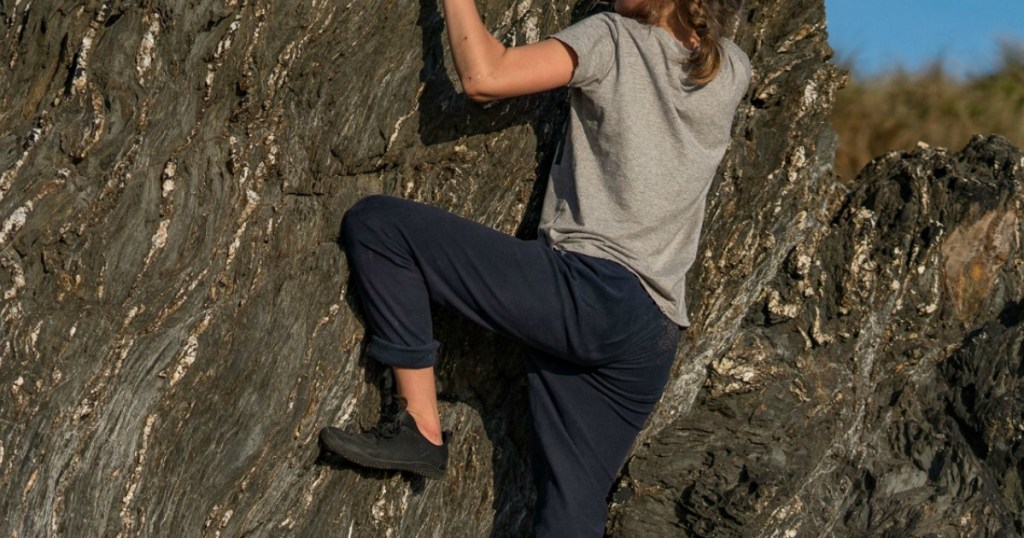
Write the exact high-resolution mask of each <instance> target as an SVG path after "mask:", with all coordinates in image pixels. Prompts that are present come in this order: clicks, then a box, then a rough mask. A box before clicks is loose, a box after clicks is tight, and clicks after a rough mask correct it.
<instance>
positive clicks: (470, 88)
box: [460, 77, 497, 103]
mask: <svg viewBox="0 0 1024 538" xmlns="http://www.w3.org/2000/svg"><path fill="white" fill-rule="evenodd" d="M460 82H461V83H462V93H464V94H466V97H469V98H470V99H471V100H473V101H475V102H477V103H489V102H491V101H494V100H495V99H497V98H496V97H494V95H493V93H491V92H490V91H489V88H488V87H487V84H485V83H484V82H483V81H482V80H481V79H480V78H475V77H464V78H462V79H460Z"/></svg>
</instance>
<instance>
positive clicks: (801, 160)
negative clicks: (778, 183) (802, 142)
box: [786, 146, 807, 183]
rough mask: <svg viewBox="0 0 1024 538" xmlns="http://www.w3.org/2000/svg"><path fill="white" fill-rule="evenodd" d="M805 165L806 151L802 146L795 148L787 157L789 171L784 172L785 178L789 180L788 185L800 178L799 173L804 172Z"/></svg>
mask: <svg viewBox="0 0 1024 538" xmlns="http://www.w3.org/2000/svg"><path fill="white" fill-rule="evenodd" d="M806 165H807V150H806V149H804V147H803V146H797V147H796V148H794V149H793V153H791V154H790V156H789V171H788V172H786V178H787V179H789V181H790V183H792V182H794V181H796V180H797V179H798V178H799V177H800V172H802V171H803V170H804V168H805V166H806Z"/></svg>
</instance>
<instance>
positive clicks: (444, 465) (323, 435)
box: [320, 406, 449, 478]
mask: <svg viewBox="0 0 1024 538" xmlns="http://www.w3.org/2000/svg"><path fill="white" fill-rule="evenodd" d="M448 436H449V433H448V432H445V433H444V436H443V437H444V441H445V443H444V444H443V445H441V446H438V445H435V444H434V443H431V442H430V441H428V440H427V438H426V437H423V434H421V433H420V430H419V429H418V428H417V427H416V421H415V420H414V419H413V418H412V416H411V415H409V413H408V412H406V410H405V408H404V406H402V407H400V408H399V410H398V412H397V413H395V414H392V415H391V416H390V417H386V418H384V419H383V420H382V421H381V423H380V424H378V425H377V426H375V427H374V428H373V429H371V430H370V431H366V432H362V433H348V432H346V431H343V430H340V429H338V428H334V427H331V426H328V427H326V428H324V429H322V430H320V442H321V443H322V444H323V446H324V448H326V449H327V450H329V451H331V452H333V453H335V454H337V455H339V456H341V457H343V458H345V459H347V460H349V461H351V462H353V463H356V464H358V465H362V466H363V467H370V468H373V469H383V470H388V471H408V472H410V473H415V474H418V475H422V476H425V477H427V478H441V477H442V476H444V472H445V471H446V470H447V469H448Z"/></svg>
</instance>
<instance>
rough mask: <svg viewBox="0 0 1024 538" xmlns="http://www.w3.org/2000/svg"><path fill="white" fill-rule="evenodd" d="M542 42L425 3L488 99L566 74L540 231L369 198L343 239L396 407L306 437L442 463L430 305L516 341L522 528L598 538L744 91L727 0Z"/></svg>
mask: <svg viewBox="0 0 1024 538" xmlns="http://www.w3.org/2000/svg"><path fill="white" fill-rule="evenodd" d="M614 8H615V13H602V14H599V15H595V16H592V17H589V18H587V19H586V20H584V21H582V22H580V23H578V24H576V25H573V26H571V27H569V28H567V29H565V30H563V31H562V32H559V33H557V34H555V35H554V36H553V37H552V38H550V39H546V40H544V41H541V42H539V43H536V44H531V45H526V46H523V47H516V48H508V49H506V48H505V47H504V46H502V45H501V44H500V43H499V42H498V41H497V40H496V39H495V38H494V37H492V36H491V35H490V33H488V31H487V30H486V29H485V28H484V26H483V24H482V22H481V20H480V16H479V14H478V12H477V10H476V7H475V5H474V3H473V0H444V13H445V19H446V21H447V25H448V32H449V38H450V41H451V49H452V55H453V57H454V60H455V67H456V69H457V71H458V73H459V78H460V80H461V82H462V87H463V90H464V91H465V92H466V94H468V95H469V96H470V97H471V98H473V99H474V100H477V101H489V100H494V99H501V98H504V97H512V96H517V95H524V94H529V93H534V92H541V91H545V90H549V89H552V88H557V87H561V86H569V87H570V88H572V90H571V92H570V106H571V111H570V115H569V120H568V121H569V125H568V129H567V132H566V137H565V140H564V141H563V143H562V147H561V148H560V149H559V152H558V155H557V156H556V159H555V163H554V165H553V167H552V171H551V178H550V181H549V184H548V190H547V193H546V197H545V201H544V208H543V212H542V216H541V223H540V228H539V232H540V233H539V235H540V238H539V239H538V240H536V241H522V240H518V239H515V238H512V237H508V236H506V235H503V234H501V233H499V232H496V231H494V230H491V229H490V228H487V227H484V226H481V225H479V224H476V223H473V222H470V221H467V220H464V219H462V218H460V217H457V216H455V215H452V214H450V213H446V212H444V211H442V210H439V209H436V208H432V207H429V206H426V205H422V204H417V203H414V202H409V201H405V200H400V199H395V198H387V197H381V196H374V197H370V198H367V199H364V200H361V201H360V202H359V203H357V204H356V205H355V206H354V207H353V208H352V209H351V210H350V211H349V212H348V213H347V215H346V218H345V222H344V223H343V239H344V245H345V249H346V252H347V254H348V257H349V260H350V266H351V268H352V271H353V275H354V279H355V282H356V287H357V289H358V290H359V291H358V293H359V295H360V299H361V301H362V305H363V308H364V311H365V313H366V323H367V326H368V332H369V334H370V338H369V341H368V344H367V348H366V353H367V354H368V356H370V357H372V358H374V359H376V360H378V361H380V362H382V363H384V364H386V365H389V366H391V367H392V369H393V372H394V378H395V381H396V385H397V387H396V388H397V391H398V394H399V396H400V397H401V398H402V399H404V402H405V405H406V407H405V410H403V411H401V412H399V413H398V414H396V415H395V416H394V417H390V418H389V419H387V420H386V421H385V422H384V423H382V425H380V426H378V427H377V428H375V429H374V430H372V431H369V432H364V433H347V432H344V431H342V430H339V429H336V428H325V429H324V430H323V431H322V432H321V440H322V442H323V444H324V446H325V447H326V448H327V449H328V450H330V451H332V452H335V453H337V454H339V455H341V456H342V457H345V458H347V459H349V460H351V461H353V462H355V463H357V464H360V465H364V466H368V467H374V468H379V469H396V470H404V471H410V472H414V473H418V474H421V475H425V476H429V477H438V476H441V475H442V474H443V473H444V471H445V469H446V466H447V446H446V444H445V443H446V439H445V438H444V436H443V435H442V431H441V423H440V419H439V415H438V409H437V400H436V394H435V386H434V371H433V364H434V360H435V350H436V349H437V346H438V344H437V342H435V341H434V340H433V336H432V327H431V321H430V302H436V303H440V304H444V305H448V306H451V307H453V308H455V309H457V310H459V311H460V312H462V313H463V314H465V315H466V316H468V317H469V318H471V319H473V320H474V321H476V322H477V323H479V324H480V325H483V326H484V327H487V328H488V329H491V330H494V331H496V332H500V333H503V334H506V335H509V336H512V337H514V338H516V339H518V340H520V341H522V342H524V343H525V344H526V345H527V346H528V347H529V348H530V349H531V350H532V352H533V353H532V356H531V358H530V360H529V364H528V376H529V379H528V387H529V389H528V390H529V396H530V413H531V423H530V429H531V461H532V465H533V475H534V481H535V483H536V487H537V495H538V498H537V507H536V510H535V516H536V517H535V527H536V533H537V534H538V535H540V536H545V535H553V534H557V535H559V536H568V535H580V536H600V535H601V534H602V533H603V532H604V522H605V518H606V515H607V495H608V493H609V490H610V489H611V486H612V483H613V481H614V479H615V476H616V475H617V473H618V470H619V467H620V466H621V465H622V463H623V461H624V459H625V457H626V454H627V452H628V450H629V448H630V446H631V444H632V442H633V441H634V440H635V439H636V436H637V434H638V433H639V431H640V429H641V428H642V427H643V424H644V421H645V420H646V418H647V417H648V415H650V413H651V411H652V410H653V408H654V406H655V404H656V403H657V401H658V399H659V398H660V397H661V394H662V391H663V389H664V387H665V384H666V382H667V380H668V376H669V371H670V369H671V366H672V363H673V360H674V358H675V352H676V346H677V344H678V340H679V332H680V328H685V327H686V326H688V325H689V319H688V318H687V315H686V307H685V297H684V284H685V276H686V271H687V270H688V268H689V267H690V265H691V264H692V263H693V260H694V258H695V254H696V249H697V241H698V238H699V234H700V229H701V222H702V219H703V212H704V200H705V198H706V195H707V191H708V188H709V186H710V184H711V180H712V178H713V177H714V174H715V170H716V168H717V166H718V164H719V162H720V161H721V158H722V155H723V154H724V152H725V149H726V146H727V145H728V143H729V139H730V128H731V124H732V118H733V115H734V113H735V110H736V106H737V104H738V103H739V101H740V99H741V98H742V96H743V94H744V93H745V91H746V87H747V83H748V81H749V77H750V65H749V62H748V60H747V57H746V55H744V53H743V52H742V51H740V50H739V48H737V47H736V46H735V45H734V44H733V43H732V42H730V41H729V40H727V39H725V38H724V37H723V36H722V33H723V27H724V26H725V25H726V24H727V22H728V21H729V20H730V19H731V18H732V17H733V16H735V14H736V12H737V10H738V9H739V0H616V2H615V4H614Z"/></svg>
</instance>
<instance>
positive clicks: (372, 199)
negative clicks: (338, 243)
mask: <svg viewBox="0 0 1024 538" xmlns="http://www.w3.org/2000/svg"><path fill="white" fill-rule="evenodd" d="M395 201H396V199H395V198H391V197H389V196H384V195H381V194H372V195H370V196H367V197H365V198H361V199H360V200H359V201H358V202H356V203H355V204H354V205H353V206H352V207H351V208H349V210H348V211H346V212H345V216H344V218H342V220H341V239H342V242H343V243H344V244H345V245H351V244H353V243H357V242H359V241H361V240H364V239H365V238H366V237H367V236H369V235H375V234H377V233H379V232H380V230H381V228H382V226H383V225H385V224H387V223H388V222H389V221H390V220H391V218H390V217H389V216H388V215H389V213H390V214H392V215H393V211H392V206H393V205H394V202H395Z"/></svg>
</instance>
